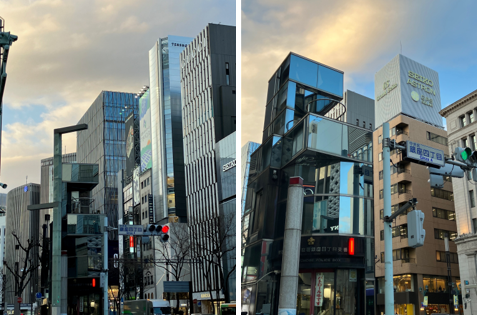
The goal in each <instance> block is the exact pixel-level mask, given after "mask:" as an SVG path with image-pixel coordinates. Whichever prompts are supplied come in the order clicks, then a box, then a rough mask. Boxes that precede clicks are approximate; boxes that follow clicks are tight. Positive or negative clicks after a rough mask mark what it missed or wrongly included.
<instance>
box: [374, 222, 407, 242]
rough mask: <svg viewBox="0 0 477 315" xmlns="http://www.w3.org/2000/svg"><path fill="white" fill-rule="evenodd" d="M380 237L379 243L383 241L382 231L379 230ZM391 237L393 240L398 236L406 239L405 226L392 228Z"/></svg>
mask: <svg viewBox="0 0 477 315" xmlns="http://www.w3.org/2000/svg"><path fill="white" fill-rule="evenodd" d="M380 236H381V241H384V230H381V233H380ZM392 236H393V238H394V237H398V236H401V237H403V238H407V224H403V225H399V226H395V227H393V228H392Z"/></svg>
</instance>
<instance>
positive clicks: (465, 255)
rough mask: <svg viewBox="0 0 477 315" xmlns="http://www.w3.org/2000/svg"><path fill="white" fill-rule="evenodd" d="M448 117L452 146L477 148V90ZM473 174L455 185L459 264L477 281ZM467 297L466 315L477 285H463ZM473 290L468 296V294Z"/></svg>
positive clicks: (476, 302) (476, 305) (476, 304)
mask: <svg viewBox="0 0 477 315" xmlns="http://www.w3.org/2000/svg"><path fill="white" fill-rule="evenodd" d="M439 113H440V114H441V115H442V116H443V117H444V118H446V121H447V137H448V139H449V150H451V151H452V152H454V150H455V148H456V147H462V148H465V147H469V148H471V149H472V150H477V142H476V132H477V123H476V117H477V90H476V91H474V92H472V93H470V94H468V95H466V96H464V97H463V98H461V99H460V100H458V101H456V102H454V103H453V104H451V105H449V106H447V107H446V108H444V109H443V110H441V111H440V112H439ZM474 180H475V179H472V178H471V174H467V175H466V177H464V178H462V179H461V178H455V179H453V185H454V188H455V200H454V204H455V209H456V218H457V221H456V222H457V233H458V237H457V239H456V241H455V243H456V245H457V254H458V256H459V267H460V273H461V275H462V280H468V281H469V283H471V284H472V283H477V264H476V259H477V234H476V232H477V207H476V206H475V197H476V195H475V194H476V191H477V185H476V184H475V181H474ZM463 282H464V281H463ZM462 289H463V292H462V295H463V298H464V300H467V309H465V310H464V313H465V314H466V315H470V314H471V312H472V311H474V312H475V311H477V294H476V290H475V289H470V290H468V291H467V290H466V289H465V284H464V285H463V288H462ZM466 294H469V297H468V298H466V297H465V295H466Z"/></svg>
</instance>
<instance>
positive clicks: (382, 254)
mask: <svg viewBox="0 0 477 315" xmlns="http://www.w3.org/2000/svg"><path fill="white" fill-rule="evenodd" d="M381 263H384V252H381Z"/></svg>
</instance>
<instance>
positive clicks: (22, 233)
mask: <svg viewBox="0 0 477 315" xmlns="http://www.w3.org/2000/svg"><path fill="white" fill-rule="evenodd" d="M39 203H40V185H38V184H32V183H29V184H26V185H22V186H20V187H16V188H14V189H12V190H10V191H9V192H8V195H7V211H8V214H7V220H6V221H7V226H6V230H5V235H6V237H5V238H6V240H5V245H6V249H5V253H6V255H5V261H6V263H7V264H8V266H10V268H12V269H14V270H15V269H17V270H18V271H19V273H20V274H21V268H22V266H23V265H24V261H25V257H26V254H25V252H24V251H23V250H22V249H21V248H18V249H17V246H16V245H19V244H18V243H17V241H16V240H15V238H14V236H13V233H15V234H16V235H17V236H18V237H19V239H20V242H21V245H22V246H25V245H26V244H27V240H30V241H38V237H39V220H38V217H39V216H38V212H37V211H28V210H27V206H29V205H35V204H39ZM30 254H31V255H33V257H38V254H39V248H38V247H36V248H35V249H34V250H33V251H32V253H30ZM28 266H29V265H28ZM5 273H6V285H5V288H6V299H5V302H6V303H5V304H13V303H14V302H15V294H14V292H15V277H14V276H13V274H12V273H11V272H10V271H9V270H6V271H5ZM38 280H39V277H38V270H35V271H34V272H33V273H32V278H31V281H30V283H29V284H28V285H27V286H26V287H25V289H24V291H23V294H22V298H23V303H33V302H35V301H36V299H35V293H36V292H38V289H39V288H38Z"/></svg>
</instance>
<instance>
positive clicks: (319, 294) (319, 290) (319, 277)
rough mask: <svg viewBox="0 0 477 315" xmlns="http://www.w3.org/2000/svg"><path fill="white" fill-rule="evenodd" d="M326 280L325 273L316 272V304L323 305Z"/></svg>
mask: <svg viewBox="0 0 477 315" xmlns="http://www.w3.org/2000/svg"><path fill="white" fill-rule="evenodd" d="M324 280H325V275H324V274H323V273H322V272H320V273H317V274H316V283H315V306H322V305H323V282H324Z"/></svg>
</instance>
